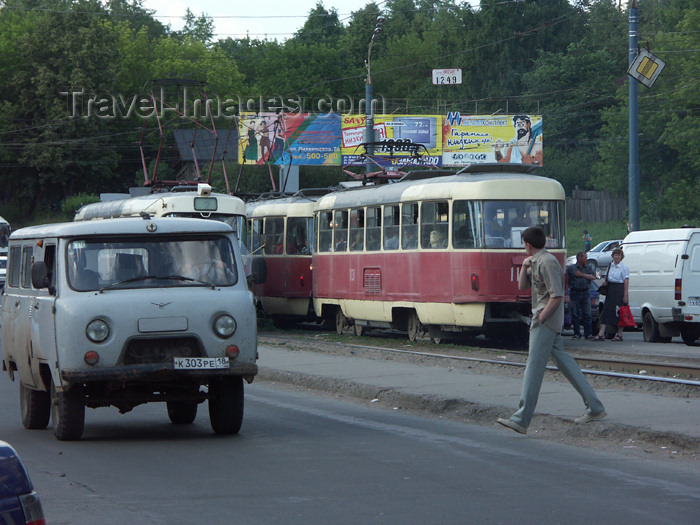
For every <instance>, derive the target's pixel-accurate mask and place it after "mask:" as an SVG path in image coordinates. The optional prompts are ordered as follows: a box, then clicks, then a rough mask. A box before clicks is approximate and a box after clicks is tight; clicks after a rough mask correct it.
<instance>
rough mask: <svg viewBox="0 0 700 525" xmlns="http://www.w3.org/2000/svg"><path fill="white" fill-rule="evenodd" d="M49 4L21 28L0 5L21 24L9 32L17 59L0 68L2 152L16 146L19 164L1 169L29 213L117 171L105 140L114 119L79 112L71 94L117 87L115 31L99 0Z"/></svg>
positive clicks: (2, 14)
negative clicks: (113, 75) (1, 84)
mask: <svg viewBox="0 0 700 525" xmlns="http://www.w3.org/2000/svg"><path fill="white" fill-rule="evenodd" d="M15 5H17V4H15ZM51 6H52V9H41V10H36V11H32V12H31V13H30V17H31V20H32V23H31V25H30V26H26V25H25V26H22V27H20V26H18V25H15V24H14V23H13V22H14V18H15V14H14V12H13V10H12V9H10V10H6V9H4V8H3V9H2V10H1V11H0V24H2V25H4V24H5V22H6V21H7V22H8V23H9V24H10V27H14V28H15V29H16V30H18V32H15V33H14V34H13V35H12V40H13V46H12V47H13V49H12V53H13V56H14V57H15V59H16V60H15V61H14V63H12V64H4V66H5V67H4V68H3V70H2V71H1V72H0V74H1V75H2V78H3V79H5V80H4V82H5V83H6V85H9V86H11V87H12V90H9V89H6V90H5V96H4V99H3V100H2V102H1V103H0V107H1V108H2V117H1V119H2V122H1V126H2V129H3V132H4V134H5V137H7V140H6V141H4V144H5V145H4V149H5V155H4V157H5V158H6V159H7V158H8V156H10V155H8V152H10V151H11V157H12V158H13V160H14V164H15V165H14V166H10V167H9V169H7V170H3V174H2V178H3V181H2V183H3V184H4V188H5V189H6V190H8V191H10V192H11V194H12V195H13V196H15V198H16V200H17V202H20V203H22V204H23V206H24V208H23V211H24V212H25V213H27V214H28V215H31V214H32V213H33V211H34V206H35V205H37V204H38V205H39V206H45V205H53V204H59V203H60V200H61V198H62V196H64V195H67V194H72V193H74V192H75V191H76V188H82V189H93V188H98V187H100V186H101V185H102V184H103V183H105V181H109V180H110V178H111V177H112V176H113V175H114V173H115V169H116V167H117V162H118V160H119V155H118V153H117V152H116V151H114V150H113V149H112V148H111V147H109V146H108V144H109V142H110V140H111V137H110V135H111V133H112V131H111V129H110V126H109V124H108V123H107V122H105V121H101V120H98V119H89V118H87V119H86V118H81V117H80V116H78V115H75V116H74V115H73V114H72V107H71V99H72V97H71V95H70V93H73V92H78V91H80V92H82V91H83V90H86V91H89V92H103V91H107V90H109V89H110V88H111V87H112V85H113V83H112V78H111V73H110V70H113V69H114V68H115V67H116V64H117V60H118V56H117V53H116V45H115V44H116V34H115V33H114V32H113V31H112V30H111V29H110V28H109V27H107V26H106V25H105V24H104V23H103V17H102V15H103V14H104V11H103V8H102V6H101V4H99V2H96V1H91V0H82V1H80V2H76V3H69V2H62V1H59V2H55V3H52V4H51ZM7 15H9V16H7ZM86 15H88V16H86ZM6 19H9V20H6ZM0 33H4V31H2V30H0ZM86 42H90V45H89V46H88V45H86ZM4 44H7V42H4ZM62 93H63V94H62ZM81 109H82V108H81Z"/></svg>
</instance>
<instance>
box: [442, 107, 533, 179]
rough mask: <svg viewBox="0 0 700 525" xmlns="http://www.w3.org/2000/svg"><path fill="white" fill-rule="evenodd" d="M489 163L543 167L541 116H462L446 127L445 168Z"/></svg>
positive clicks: (450, 119) (448, 120) (447, 121)
mask: <svg viewBox="0 0 700 525" xmlns="http://www.w3.org/2000/svg"><path fill="white" fill-rule="evenodd" d="M486 162H510V163H516V164H518V163H522V164H535V165H539V166H541V165H542V116H541V115H525V114H521V115H491V116H486V115H460V114H459V113H457V112H450V113H448V114H447V117H446V118H445V121H444V124H443V127H442V165H443V166H465V165H468V164H483V163H486Z"/></svg>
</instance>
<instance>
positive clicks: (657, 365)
mask: <svg viewBox="0 0 700 525" xmlns="http://www.w3.org/2000/svg"><path fill="white" fill-rule="evenodd" d="M264 338H265V339H268V340H272V341H274V340H277V341H285V342H286V343H301V344H306V345H308V343H309V340H308V338H303V337H293V336H289V335H285V336H281V335H279V336H278V335H271V334H265V336H264ZM323 344H324V345H333V346H335V347H338V348H340V347H343V348H347V349H350V350H351V351H362V352H369V353H374V354H378V353H382V352H383V353H386V354H393V355H397V356H401V355H403V356H411V357H412V358H429V359H438V360H445V361H446V362H447V361H450V360H451V361H454V362H470V363H475V364H484V365H494V366H495V365H498V366H501V367H510V368H524V367H525V360H526V356H527V352H517V351H513V350H508V349H506V350H502V349H483V348H481V349H479V350H478V351H479V352H481V353H484V352H486V353H493V354H499V355H498V357H496V358H493V357H486V356H468V355H455V354H454V353H442V352H435V351H430V350H408V349H400V348H390V347H384V346H374V345H364V344H357V343H345V342H330V341H327V342H324V343H323ZM504 352H505V353H506V354H513V355H512V356H511V358H508V356H507V355H503V353H504ZM573 354H574V357H575V359H576V361H577V362H578V363H579V366H581V370H582V371H583V373H584V374H589V375H593V376H606V377H609V378H614V379H621V380H635V381H640V382H658V383H666V384H675V385H685V386H700V366H698V365H694V364H685V363H672V362H661V361H659V362H656V361H652V360H637V359H620V358H607V357H586V356H583V355H576V353H573ZM516 356H522V359H516V358H514V357H516ZM547 369H548V370H557V368H556V367H555V366H552V365H549V366H548V367H547Z"/></svg>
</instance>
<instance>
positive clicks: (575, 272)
mask: <svg viewBox="0 0 700 525" xmlns="http://www.w3.org/2000/svg"><path fill="white" fill-rule="evenodd" d="M566 275H567V277H568V278H569V300H570V302H571V306H572V309H573V313H572V316H571V317H572V319H571V321H572V324H573V325H574V339H580V338H581V321H583V337H585V338H586V339H595V338H594V336H593V334H592V333H591V321H592V316H591V281H594V280H595V271H594V270H593V269H592V268H590V267H589V266H588V255H586V252H578V253H577V254H576V264H572V265H571V266H569V267H568V268H567V269H566Z"/></svg>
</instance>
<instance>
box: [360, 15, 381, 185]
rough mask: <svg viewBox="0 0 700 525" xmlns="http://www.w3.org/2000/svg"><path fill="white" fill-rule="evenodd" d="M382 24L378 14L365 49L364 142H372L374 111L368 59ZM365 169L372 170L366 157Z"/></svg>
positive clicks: (368, 148) (371, 151)
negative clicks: (367, 46)
mask: <svg viewBox="0 0 700 525" xmlns="http://www.w3.org/2000/svg"><path fill="white" fill-rule="evenodd" d="M382 25H384V17H383V16H382V15H379V16H378V17H377V25H376V26H375V28H374V33H372V38H371V39H370V41H369V48H368V49H367V81H366V82H365V143H370V142H374V111H373V109H372V96H373V93H372V75H371V73H370V61H371V59H372V44H374V41H375V40H376V39H377V37H378V36H379V34H380V33H381V32H382ZM365 152H366V153H367V154H368V155H372V154H374V145H370V144H368V145H367V146H366V149H365ZM365 169H366V170H367V171H366V173H370V172H371V171H372V164H371V163H370V161H369V159H367V165H366V166H365Z"/></svg>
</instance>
